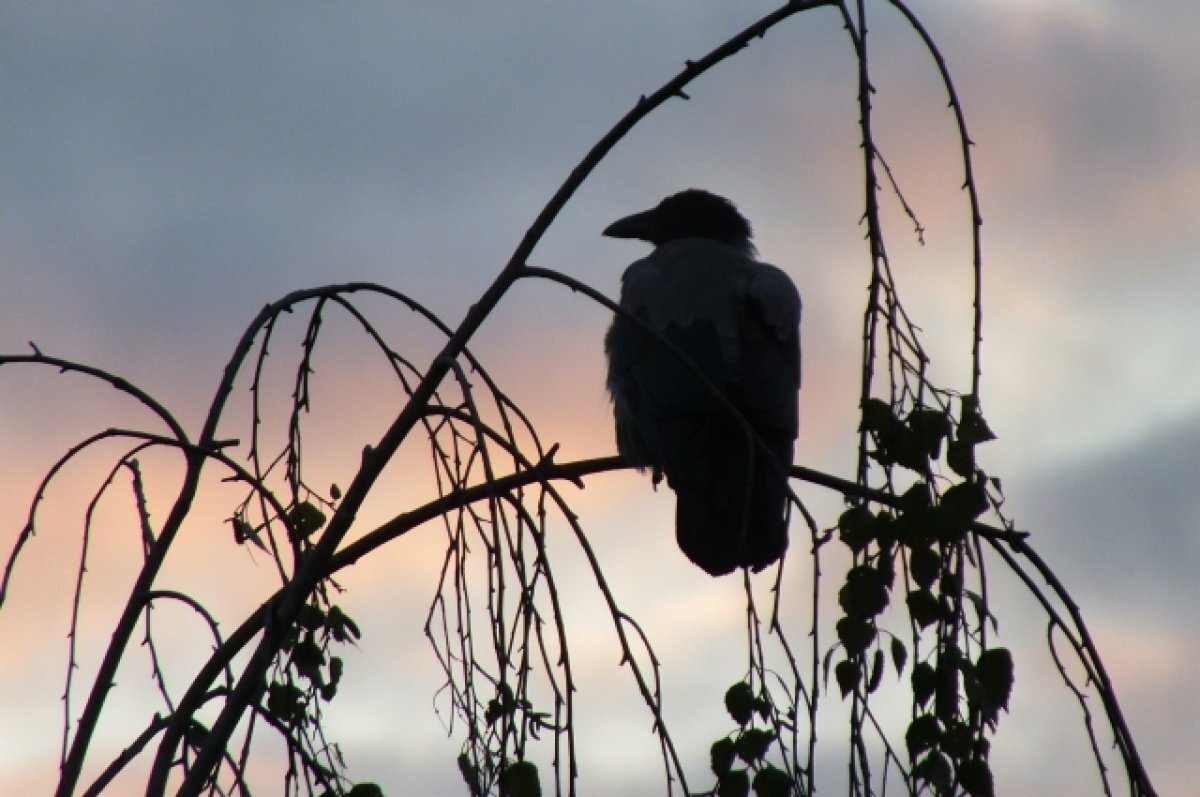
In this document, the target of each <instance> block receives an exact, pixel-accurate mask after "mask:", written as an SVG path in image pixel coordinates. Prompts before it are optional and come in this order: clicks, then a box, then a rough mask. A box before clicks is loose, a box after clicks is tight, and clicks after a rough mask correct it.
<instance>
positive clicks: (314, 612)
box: [296, 603, 325, 631]
mask: <svg viewBox="0 0 1200 797" xmlns="http://www.w3.org/2000/svg"><path fill="white" fill-rule="evenodd" d="M296 625H298V626H300V627H301V628H303V629H304V630H305V631H316V630H317V629H318V628H320V627H321V626H323V625H325V612H323V611H321V607H320V606H314V605H313V604H311V603H306V604H304V605H303V606H301V607H300V611H299V613H298V614H297V615H296Z"/></svg>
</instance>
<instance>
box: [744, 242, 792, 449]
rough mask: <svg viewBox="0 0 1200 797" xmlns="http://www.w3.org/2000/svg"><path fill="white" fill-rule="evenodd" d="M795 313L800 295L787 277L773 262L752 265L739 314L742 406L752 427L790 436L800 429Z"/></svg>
mask: <svg viewBox="0 0 1200 797" xmlns="http://www.w3.org/2000/svg"><path fill="white" fill-rule="evenodd" d="M800 311H801V302H800V293H799V292H798V291H797V290H796V286H795V284H793V282H792V280H791V278H790V277H788V275H787V274H785V273H784V272H783V271H781V270H779V269H778V268H775V267H774V266H770V265H767V264H766V263H754V265H753V266H752V267H751V268H750V270H749V279H748V280H747V283H746V292H745V302H744V304H743V305H742V308H741V315H740V329H739V340H740V343H741V346H740V349H741V360H740V368H739V372H740V373H739V376H740V380H739V382H740V385H741V392H742V399H741V406H742V407H743V411H744V412H746V414H747V416H748V417H749V418H750V420H751V422H752V423H754V424H755V425H756V426H758V427H760V428H770V429H773V430H777V431H779V432H784V433H790V434H791V437H792V438H795V437H796V433H797V430H798V428H799V416H798V413H799V409H798V406H797V402H796V394H797V391H798V390H799V389H800ZM786 464H790V463H786Z"/></svg>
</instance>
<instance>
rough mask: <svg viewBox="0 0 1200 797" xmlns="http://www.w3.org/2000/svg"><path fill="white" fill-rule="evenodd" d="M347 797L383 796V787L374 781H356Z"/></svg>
mask: <svg viewBox="0 0 1200 797" xmlns="http://www.w3.org/2000/svg"><path fill="white" fill-rule="evenodd" d="M346 797H383V789H381V788H379V786H378V785H376V784H374V783H356V784H354V788H352V789H350V791H348V792H346Z"/></svg>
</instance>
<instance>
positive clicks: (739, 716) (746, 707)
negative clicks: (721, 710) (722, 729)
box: [725, 681, 757, 725]
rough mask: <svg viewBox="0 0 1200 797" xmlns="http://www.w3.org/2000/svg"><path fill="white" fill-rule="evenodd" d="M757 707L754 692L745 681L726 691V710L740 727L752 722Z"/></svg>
mask: <svg viewBox="0 0 1200 797" xmlns="http://www.w3.org/2000/svg"><path fill="white" fill-rule="evenodd" d="M756 705H757V701H756V700H755V699H754V690H753V689H751V688H750V684H748V683H746V682H745V681H740V682H738V683H736V684H734V685H733V686H731V687H729V689H727V690H726V691H725V710H726V711H728V712H729V716H731V717H733V721H734V722H736V723H737V724H738V725H746V724H747V723H749V722H750V720H751V719H752V718H753V716H754V709H755V707H756Z"/></svg>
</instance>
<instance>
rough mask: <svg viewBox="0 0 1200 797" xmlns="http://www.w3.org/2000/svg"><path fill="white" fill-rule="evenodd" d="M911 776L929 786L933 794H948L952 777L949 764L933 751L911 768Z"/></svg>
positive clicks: (943, 757)
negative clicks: (932, 789)
mask: <svg viewBox="0 0 1200 797" xmlns="http://www.w3.org/2000/svg"><path fill="white" fill-rule="evenodd" d="M913 774H914V775H916V776H917V777H918V778H919V779H921V780H923V781H925V782H926V783H929V784H931V785H932V786H933V788H934V793H935V794H950V784H951V781H952V778H953V775H952V772H951V770H950V762H949V761H947V760H946V756H944V755H942V754H941V753H939V752H937V751H934V752H931V753H930V754H929V755H927V756H925V757H924V758H922V759H921V760H920V761H918V762H917V765H916V766H915V767H913Z"/></svg>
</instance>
